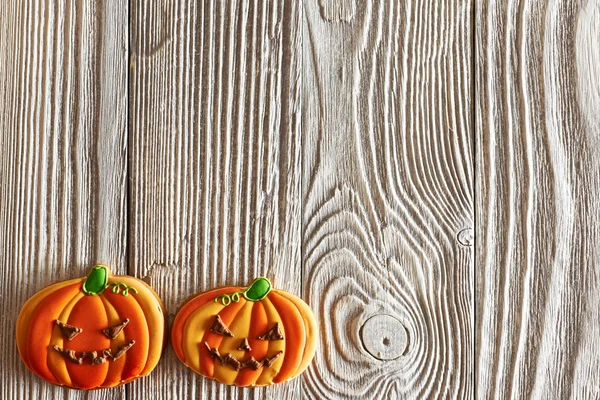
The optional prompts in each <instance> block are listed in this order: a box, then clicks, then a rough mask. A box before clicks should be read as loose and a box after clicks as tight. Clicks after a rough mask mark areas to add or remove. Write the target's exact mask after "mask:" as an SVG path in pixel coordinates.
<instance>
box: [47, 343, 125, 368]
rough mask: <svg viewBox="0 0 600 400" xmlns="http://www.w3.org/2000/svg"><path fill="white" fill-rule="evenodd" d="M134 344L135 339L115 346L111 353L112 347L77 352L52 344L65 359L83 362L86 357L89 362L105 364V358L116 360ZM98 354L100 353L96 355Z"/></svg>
mask: <svg viewBox="0 0 600 400" xmlns="http://www.w3.org/2000/svg"><path fill="white" fill-rule="evenodd" d="M134 344H135V340H132V341H130V342H129V343H125V344H124V345H122V346H119V347H118V348H117V351H116V352H115V353H113V351H112V349H110V348H109V349H104V350H100V351H99V352H98V351H81V352H79V353H77V352H76V351H75V350H70V349H63V348H62V347H59V346H56V345H54V346H52V348H53V349H54V350H56V351H57V352H59V353H60V354H62V355H63V356H64V357H65V358H66V359H68V360H71V361H73V362H74V363H75V364H79V365H81V364H83V361H84V360H85V359H86V358H89V359H90V364H92V365H99V364H105V363H106V360H112V361H114V360H116V359H118V358H120V357H121V356H123V354H125V353H127V350H129V349H130V348H131V346H133V345H134ZM98 354H100V355H98Z"/></svg>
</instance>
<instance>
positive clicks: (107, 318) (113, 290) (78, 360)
mask: <svg viewBox="0 0 600 400" xmlns="http://www.w3.org/2000/svg"><path fill="white" fill-rule="evenodd" d="M164 343H165V312H164V306H163V304H162V302H161V301H160V299H159V298H158V295H157V294H156V293H155V292H154V290H152V289H151V288H150V286H148V285H147V284H146V283H144V282H143V281H141V280H139V279H136V278H133V277H131V276H113V275H112V274H111V272H110V269H109V268H108V267H107V266H105V265H98V266H95V267H94V268H93V269H92V271H91V272H90V274H89V275H88V277H87V278H80V279H73V280H69V281H64V282H59V283H56V284H54V285H51V286H49V287H47V288H45V289H43V290H41V291H39V292H38V293H36V294H35V295H34V296H33V297H32V298H30V299H29V300H28V301H27V303H25V305H24V306H23V308H22V309H21V313H20V314H19V318H18V319H17V347H18V348H19V354H20V355H21V359H22V360H23V362H24V363H25V365H27V367H28V368H29V369H30V370H32V371H33V372H35V373H36V374H37V375H39V376H40V377H41V378H43V379H45V380H46V381H48V382H50V383H54V384H56V385H63V386H66V387H70V388H74V389H99V388H107V387H113V386H118V385H121V384H124V383H127V382H130V381H132V380H134V379H136V378H138V377H140V376H145V375H148V374H149V373H150V371H152V369H154V367H155V366H156V364H157V363H158V360H159V359H160V356H161V353H162V349H163V347H164Z"/></svg>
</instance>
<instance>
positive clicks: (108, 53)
mask: <svg viewBox="0 0 600 400" xmlns="http://www.w3.org/2000/svg"><path fill="white" fill-rule="evenodd" d="M59 3H60V4H59ZM63 3H66V4H63ZM123 11H125V12H123ZM127 24H128V22H127V2H123V1H118V2H113V4H112V5H111V6H109V5H107V4H101V3H95V2H78V3H77V5H75V3H74V2H58V3H57V4H54V5H49V4H47V2H41V1H27V2H25V1H17V0H9V1H7V2H4V3H3V5H2V11H1V13H0V59H1V60H2V61H1V62H0V155H1V162H0V188H1V189H2V190H0V227H1V228H0V248H1V249H2V252H1V255H0V274H1V276H2V281H1V282H0V297H1V298H2V317H3V319H2V321H3V323H2V327H1V328H0V329H1V330H2V333H1V346H2V347H1V348H2V354H3V357H2V359H1V361H0V375H1V376H2V382H1V384H0V397H1V398H2V399H18V400H20V399H24V398H35V399H40V400H41V399H55V398H59V397H62V398H70V399H79V398H88V399H114V398H118V397H124V394H125V390H124V389H123V388H117V389H114V390H111V391H95V392H90V393H85V392H81V391H73V390H71V391H69V390H64V389H62V388H59V387H56V386H53V385H50V384H47V383H45V382H44V381H42V380H41V379H39V378H37V377H36V376H35V375H34V374H33V373H32V372H30V371H29V370H27V368H26V367H25V366H24V364H23V363H21V361H20V359H19V355H18V352H17V348H16V344H15V336H14V335H15V323H16V319H17V315H18V313H19V310H20V308H21V306H22V305H23V304H24V303H25V301H26V300H27V299H28V298H29V297H30V296H32V295H33V294H34V293H35V292H37V291H39V290H40V289H42V288H44V287H45V286H47V285H50V284H51V283H53V282H56V281H59V280H65V279H71V278H75V277H80V276H85V275H86V274H87V272H88V270H89V267H90V265H91V264H94V263H97V262H103V263H106V264H110V265H111V266H112V268H113V270H114V272H116V273H121V274H123V273H126V272H127V263H126V261H127V260H126V244H127V190H126V186H127Z"/></svg>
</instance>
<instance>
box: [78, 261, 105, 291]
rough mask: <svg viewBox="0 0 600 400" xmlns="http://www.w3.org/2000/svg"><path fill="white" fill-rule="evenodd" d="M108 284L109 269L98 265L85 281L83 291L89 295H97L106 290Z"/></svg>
mask: <svg viewBox="0 0 600 400" xmlns="http://www.w3.org/2000/svg"><path fill="white" fill-rule="evenodd" d="M107 285H108V270H107V269H106V267H105V266H103V265H96V266H95V267H94V268H92V271H91V272H90V274H89V275H88V277H87V278H86V279H85V282H83V292H84V293H85V294H87V295H89V296H96V295H99V294H100V293H102V292H104V289H106V286H107Z"/></svg>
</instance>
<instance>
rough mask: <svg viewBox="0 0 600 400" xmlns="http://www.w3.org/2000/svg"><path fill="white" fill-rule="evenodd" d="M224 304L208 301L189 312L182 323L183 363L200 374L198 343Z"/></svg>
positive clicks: (199, 343)
mask: <svg viewBox="0 0 600 400" xmlns="http://www.w3.org/2000/svg"><path fill="white" fill-rule="evenodd" d="M224 307H225V306H224V305H223V304H221V303H215V302H212V301H209V302H208V303H206V304H203V305H202V306H200V307H198V309H197V310H196V311H194V312H193V313H192V314H190V316H189V318H188V319H187V321H185V324H184V325H183V334H182V335H181V337H182V338H183V343H182V344H181V348H182V349H183V354H184V356H185V364H186V365H187V366H188V367H190V368H191V369H193V370H194V371H196V372H197V373H199V374H202V375H204V374H203V373H202V370H201V369H200V357H199V352H200V347H199V346H200V345H203V344H202V343H201V342H202V338H203V337H204V334H205V333H206V331H208V330H209V329H210V327H211V325H212V323H213V321H214V316H215V315H217V314H218V313H219V312H220V311H221V310H222V309H223V308H224Z"/></svg>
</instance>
